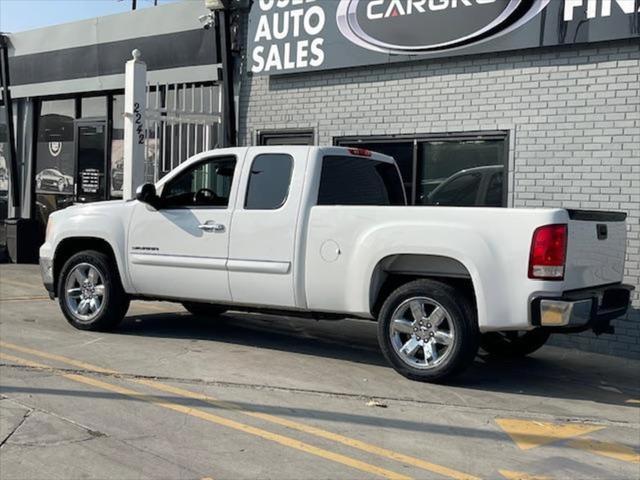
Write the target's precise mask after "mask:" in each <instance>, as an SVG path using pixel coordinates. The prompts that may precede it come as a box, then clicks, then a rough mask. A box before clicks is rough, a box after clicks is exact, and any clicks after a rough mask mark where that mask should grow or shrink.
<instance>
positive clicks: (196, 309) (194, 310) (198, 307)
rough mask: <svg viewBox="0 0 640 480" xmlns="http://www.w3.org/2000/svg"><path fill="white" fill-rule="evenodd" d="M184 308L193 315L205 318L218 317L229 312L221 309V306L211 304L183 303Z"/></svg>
mask: <svg viewBox="0 0 640 480" xmlns="http://www.w3.org/2000/svg"><path fill="white" fill-rule="evenodd" d="M182 306H183V307H184V308H185V310H187V311H188V312H189V313H190V314H191V315H195V316H196V317H203V318H211V317H217V316H219V315H222V314H223V313H224V312H226V311H227V309H226V308H224V307H221V306H220V305H213V304H210V303H197V302H183V303H182Z"/></svg>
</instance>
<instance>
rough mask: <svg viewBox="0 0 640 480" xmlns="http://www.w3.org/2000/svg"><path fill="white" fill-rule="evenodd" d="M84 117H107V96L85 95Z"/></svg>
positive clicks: (83, 102) (83, 104) (83, 103)
mask: <svg viewBox="0 0 640 480" xmlns="http://www.w3.org/2000/svg"><path fill="white" fill-rule="evenodd" d="M81 111H82V118H96V117H100V118H106V116H107V97H104V96H103V97H83V98H82V110H81Z"/></svg>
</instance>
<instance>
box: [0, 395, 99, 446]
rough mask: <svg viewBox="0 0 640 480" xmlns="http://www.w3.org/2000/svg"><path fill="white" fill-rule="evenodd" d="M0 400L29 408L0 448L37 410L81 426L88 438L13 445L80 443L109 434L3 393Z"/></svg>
mask: <svg viewBox="0 0 640 480" xmlns="http://www.w3.org/2000/svg"><path fill="white" fill-rule="evenodd" d="M0 400H4V401H6V402H11V403H13V404H14V405H18V406H19V407H22V408H25V409H26V410H27V412H26V413H25V415H24V416H23V418H22V420H21V421H20V423H19V424H18V426H16V428H14V429H13V430H12V431H11V432H10V433H9V435H7V437H6V438H5V439H4V440H3V441H2V443H0V448H1V447H2V446H4V445H5V444H6V443H7V441H8V440H9V438H10V437H11V436H12V435H13V434H15V433H16V432H17V431H18V429H19V428H20V427H21V426H22V425H23V424H24V423H25V421H26V419H27V417H29V416H31V414H32V413H34V412H37V413H42V414H44V415H51V416H52V417H55V418H57V419H58V420H62V421H63V422H66V423H69V424H71V425H73V426H75V427H78V428H80V429H81V430H84V431H85V432H86V433H88V434H89V436H88V437H87V438H84V439H81V440H68V441H60V442H43V443H37V442H34V443H31V442H27V443H17V442H11V445H16V446H48V445H64V444H67V443H79V442H84V441H87V440H93V439H95V438H102V437H108V436H109V435H107V434H106V433H104V432H101V431H99V430H95V429H93V428H90V427H88V426H86V425H84V424H82V423H79V422H76V421H75V420H71V419H70V418H67V417H64V416H62V415H59V414H57V413H55V412H52V411H50V410H45V409H43V408H38V407H34V406H32V405H27V404H25V403H22V402H20V401H18V400H16V399H15V398H10V397H8V396H6V395H1V396H0Z"/></svg>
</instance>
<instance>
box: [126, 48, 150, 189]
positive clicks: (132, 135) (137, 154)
mask: <svg viewBox="0 0 640 480" xmlns="http://www.w3.org/2000/svg"><path fill="white" fill-rule="evenodd" d="M131 54H132V55H133V59H132V60H129V61H128V62H127V64H126V67H125V79H124V164H123V181H124V183H123V186H122V197H123V198H124V199H125V200H128V199H130V198H133V197H134V196H135V193H136V188H138V186H140V185H142V184H143V183H144V181H145V178H144V161H145V158H144V147H145V140H146V138H145V119H144V115H145V110H146V107H147V104H146V100H145V94H146V85H147V64H146V63H144V62H143V61H142V60H140V57H141V53H140V50H138V49H136V50H134V51H133V52H131Z"/></svg>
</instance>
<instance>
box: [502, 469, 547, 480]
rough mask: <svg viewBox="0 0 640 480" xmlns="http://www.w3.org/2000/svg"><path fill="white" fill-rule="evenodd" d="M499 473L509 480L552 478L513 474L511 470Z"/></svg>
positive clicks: (520, 473) (544, 479) (522, 473)
mask: <svg viewBox="0 0 640 480" xmlns="http://www.w3.org/2000/svg"><path fill="white" fill-rule="evenodd" d="M498 472H500V475H502V476H503V477H504V478H506V479H507V480H551V477H541V476H537V475H530V474H528V473H524V472H513V471H511V470H498Z"/></svg>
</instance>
